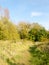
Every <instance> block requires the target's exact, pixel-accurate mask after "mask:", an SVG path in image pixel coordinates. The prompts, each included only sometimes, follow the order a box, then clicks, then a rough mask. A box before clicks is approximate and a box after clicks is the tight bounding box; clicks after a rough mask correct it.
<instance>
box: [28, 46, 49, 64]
mask: <svg viewBox="0 0 49 65" xmlns="http://www.w3.org/2000/svg"><path fill="white" fill-rule="evenodd" d="M38 47H40V49H41V45H34V46H32V47H30V50H29V52H30V54H31V57H32V58H31V60H30V62H31V65H49V51H48V50H49V48H48V47H47V45H46V46H45V47H43V48H42V50H41V51H40V50H39V49H37V48H38ZM43 49H44V50H43ZM46 49H47V50H46Z"/></svg>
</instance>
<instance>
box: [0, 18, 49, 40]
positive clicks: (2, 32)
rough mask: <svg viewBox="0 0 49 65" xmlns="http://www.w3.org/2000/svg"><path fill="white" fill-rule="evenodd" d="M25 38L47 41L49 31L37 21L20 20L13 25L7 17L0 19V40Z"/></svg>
mask: <svg viewBox="0 0 49 65" xmlns="http://www.w3.org/2000/svg"><path fill="white" fill-rule="evenodd" d="M17 39H26V40H31V41H48V40H49V31H47V30H46V29H45V28H44V27H43V26H41V25H39V24H38V23H33V24H29V23H24V22H20V23H19V24H18V25H14V24H13V23H12V22H11V21H10V20H9V19H8V18H6V17H2V18H1V19H0V40H17Z"/></svg>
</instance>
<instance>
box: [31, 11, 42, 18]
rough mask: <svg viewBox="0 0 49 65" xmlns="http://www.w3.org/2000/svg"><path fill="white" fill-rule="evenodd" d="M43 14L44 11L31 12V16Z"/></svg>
mask: <svg viewBox="0 0 49 65" xmlns="http://www.w3.org/2000/svg"><path fill="white" fill-rule="evenodd" d="M41 15H43V13H41V12H32V13H31V17H35V16H41Z"/></svg>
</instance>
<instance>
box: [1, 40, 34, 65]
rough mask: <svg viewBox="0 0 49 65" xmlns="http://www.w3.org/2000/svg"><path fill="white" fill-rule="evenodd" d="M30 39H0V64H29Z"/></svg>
mask: <svg viewBox="0 0 49 65" xmlns="http://www.w3.org/2000/svg"><path fill="white" fill-rule="evenodd" d="M32 44H33V43H32V42H30V41H24V42H23V41H20V42H16V43H14V42H11V41H0V65H30V63H29V59H30V53H29V52H28V49H29V47H30V46H32Z"/></svg>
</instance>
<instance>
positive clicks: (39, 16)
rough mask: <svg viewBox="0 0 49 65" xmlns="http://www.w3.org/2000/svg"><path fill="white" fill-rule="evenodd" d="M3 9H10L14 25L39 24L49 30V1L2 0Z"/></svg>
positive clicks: (0, 1) (0, 3)
mask: <svg viewBox="0 0 49 65" xmlns="http://www.w3.org/2000/svg"><path fill="white" fill-rule="evenodd" d="M0 6H1V7H2V8H8V9H9V11H10V18H11V20H12V21H13V23H16V24H17V23H19V22H20V21H25V22H28V23H33V22H38V23H39V24H41V25H43V26H44V27H45V28H46V29H49V0H0Z"/></svg>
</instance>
